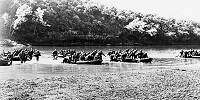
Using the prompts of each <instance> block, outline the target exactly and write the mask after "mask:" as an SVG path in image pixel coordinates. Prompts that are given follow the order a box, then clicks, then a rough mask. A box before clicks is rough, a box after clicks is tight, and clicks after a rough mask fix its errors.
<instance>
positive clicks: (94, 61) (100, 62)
mask: <svg viewBox="0 0 200 100" xmlns="http://www.w3.org/2000/svg"><path fill="white" fill-rule="evenodd" d="M74 64H92V65H100V64H102V60H92V61H77V62H75V63H74Z"/></svg>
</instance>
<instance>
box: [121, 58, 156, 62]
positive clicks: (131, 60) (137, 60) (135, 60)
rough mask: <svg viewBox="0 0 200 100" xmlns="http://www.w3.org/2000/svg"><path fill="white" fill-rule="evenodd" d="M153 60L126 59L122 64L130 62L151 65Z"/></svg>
mask: <svg viewBox="0 0 200 100" xmlns="http://www.w3.org/2000/svg"><path fill="white" fill-rule="evenodd" d="M152 60H153V58H142V59H126V60H125V61H122V62H130V63H151V62H152Z"/></svg>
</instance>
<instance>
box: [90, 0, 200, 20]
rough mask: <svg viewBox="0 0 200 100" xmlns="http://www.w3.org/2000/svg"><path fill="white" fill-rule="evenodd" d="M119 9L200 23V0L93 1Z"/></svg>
mask: <svg viewBox="0 0 200 100" xmlns="http://www.w3.org/2000/svg"><path fill="white" fill-rule="evenodd" d="M92 1H94V2H98V3H101V4H105V5H107V6H114V7H116V8H119V9H125V10H132V11H136V12H141V13H143V14H156V15H158V16H161V17H164V18H175V19H180V20H182V19H183V20H193V21H196V22H200V0H92Z"/></svg>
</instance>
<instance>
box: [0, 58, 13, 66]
mask: <svg viewBox="0 0 200 100" xmlns="http://www.w3.org/2000/svg"><path fill="white" fill-rule="evenodd" d="M9 65H11V61H10V60H5V59H0V66H9Z"/></svg>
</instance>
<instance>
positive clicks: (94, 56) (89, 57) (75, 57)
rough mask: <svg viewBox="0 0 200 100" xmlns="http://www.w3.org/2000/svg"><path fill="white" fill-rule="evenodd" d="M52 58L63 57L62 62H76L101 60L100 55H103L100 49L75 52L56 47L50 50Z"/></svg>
mask: <svg viewBox="0 0 200 100" xmlns="http://www.w3.org/2000/svg"><path fill="white" fill-rule="evenodd" d="M52 56H53V59H54V60H57V58H58V57H63V58H64V59H63V63H76V62H77V61H94V60H96V61H97V60H101V61H102V56H105V55H104V53H103V52H102V51H97V50H94V51H92V52H85V51H81V52H77V51H75V50H71V49H68V50H60V51H57V50H56V49H55V50H54V51H53V52H52Z"/></svg>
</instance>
